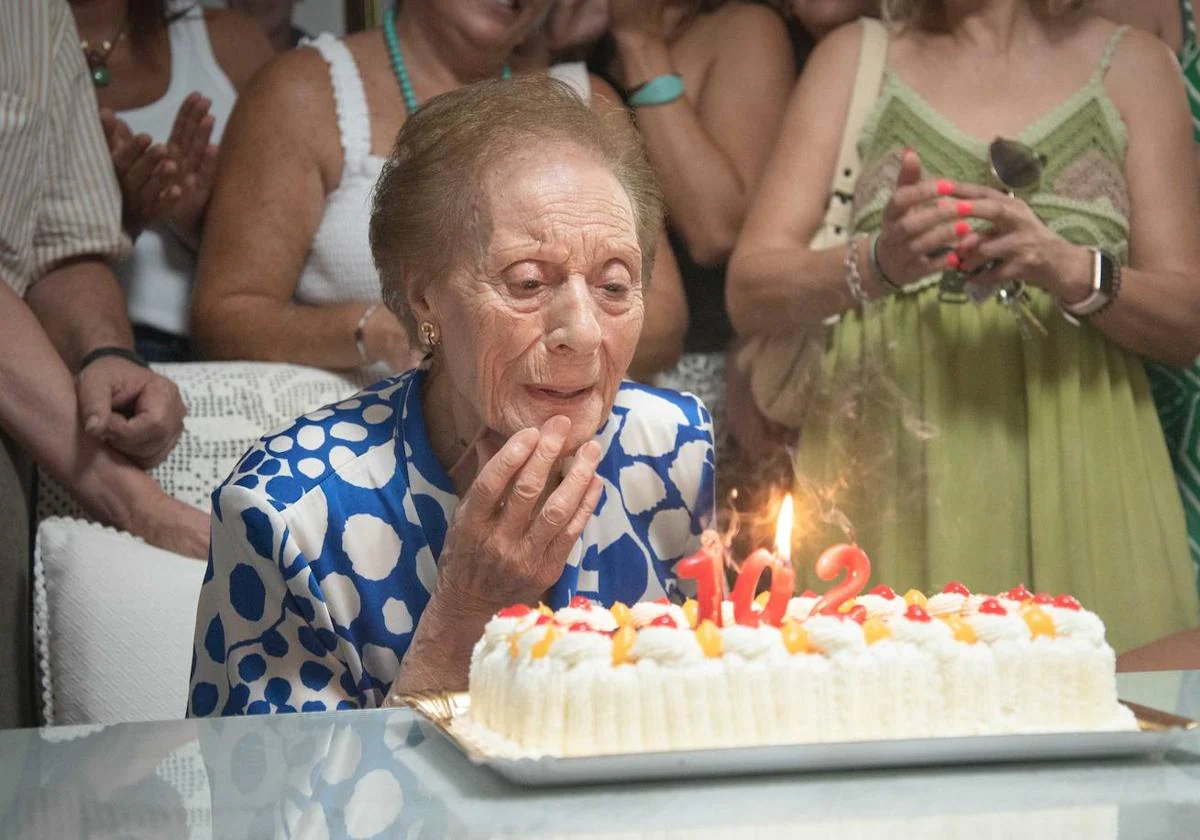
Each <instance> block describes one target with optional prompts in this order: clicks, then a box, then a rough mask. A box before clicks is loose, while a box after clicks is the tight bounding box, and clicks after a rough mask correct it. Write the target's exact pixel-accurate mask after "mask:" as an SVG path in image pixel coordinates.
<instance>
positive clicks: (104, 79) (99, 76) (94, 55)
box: [79, 22, 125, 88]
mask: <svg viewBox="0 0 1200 840" xmlns="http://www.w3.org/2000/svg"><path fill="white" fill-rule="evenodd" d="M124 37H125V23H124V22H122V23H121V28H120V29H118V30H117V34H116V35H114V36H113V38H112V40H111V41H101V42H100V49H95V48H94V47H92V44H91V42H90V41H88V40H87V39H86V38H83V39H80V41H79V48H80V49H81V50H83V57H84V58H86V59H87V64H88V72H90V73H91V75H92V84H93V85H95V86H96V87H98V88H102V87H108V83H109V82H110V81H112V72H111V71H110V70H109V69H108V57H109V56H110V55H112V51H113V49H114V48H115V47H116V46H117V44H119V43H121V39H122V38H124Z"/></svg>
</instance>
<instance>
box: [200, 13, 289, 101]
mask: <svg viewBox="0 0 1200 840" xmlns="http://www.w3.org/2000/svg"><path fill="white" fill-rule="evenodd" d="M204 23H205V25H206V26H207V27H208V40H209V43H211V44H212V50H213V55H214V56H215V57H216V59H217V64H219V65H221V69H222V70H224V71H225V75H226V76H228V77H229V81H230V82H232V83H233V87H234V89H235V90H237V91H239V92H241V90H242V89H243V88H244V87H245V86H246V85H247V83H249V81H250V79H251V77H253V76H254V74H255V73H256V72H257V71H258V69H259V68H260V67H262V66H263V65H264V64H266V63H267V62H268V61H269V60H270V59H271V56H273V55H275V50H274V48H273V47H272V46H271V42H270V41H268V40H267V36H266V35H264V34H263V32H262V30H261V29H259V28H258V25H257V24H256V23H255V22H254V21H252V20H251V19H250V18H248V17H246V16H245V15H242V14H240V13H238V12H231V11H228V10H226V9H205V10H204Z"/></svg>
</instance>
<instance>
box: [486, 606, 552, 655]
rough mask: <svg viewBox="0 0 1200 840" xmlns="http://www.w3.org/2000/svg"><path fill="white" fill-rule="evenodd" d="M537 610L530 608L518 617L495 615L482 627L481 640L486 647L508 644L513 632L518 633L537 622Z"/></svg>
mask: <svg viewBox="0 0 1200 840" xmlns="http://www.w3.org/2000/svg"><path fill="white" fill-rule="evenodd" d="M539 615H540V613H539V612H537V611H536V610H531V611H530V612H527V613H526V614H525V615H523V616H521V617H520V618H513V617H505V618H501V617H499V616H495V617H493V618H492V620H491V621H489V622H488V623H487V624H485V625H484V627H483V641H484V646H485V647H486V648H489V649H491V648H494V647H496V646H497V645H506V644H508V640H509V638H510V637H511V636H512V634H513V633H520V632H522V631H523V630H527V629H529V628H530V627H532V626H533V625H534V624H536V623H537V620H538V616H539Z"/></svg>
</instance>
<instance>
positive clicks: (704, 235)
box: [616, 35, 750, 265]
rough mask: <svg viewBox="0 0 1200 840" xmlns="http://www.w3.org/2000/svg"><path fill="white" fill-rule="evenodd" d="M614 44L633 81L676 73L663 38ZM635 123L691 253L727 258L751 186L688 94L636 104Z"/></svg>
mask: <svg viewBox="0 0 1200 840" xmlns="http://www.w3.org/2000/svg"><path fill="white" fill-rule="evenodd" d="M616 43H617V49H618V51H619V54H620V56H621V61H622V63H623V66H624V68H625V75H626V78H627V79H628V80H629V83H630V85H631V86H634V85H638V84H641V83H643V82H645V81H647V80H649V79H652V78H654V77H655V76H660V75H665V74H670V73H673V72H675V70H674V68H673V67H672V65H671V59H670V53H669V51H668V50H667V47H666V44H665V43H663V42H662V41H661V40H656V39H652V38H647V37H645V36H640V35H622V36H617V37H616ZM637 124H638V128H639V129H640V130H641V132H642V136H643V137H644V138H645V143H646V152H647V154H648V155H649V157H650V162H651V163H652V164H653V166H654V171H655V173H656V174H657V175H658V179H659V182H660V184H661V185H662V189H663V195H664V197H665V198H666V203H667V207H668V208H669V211H670V214H671V222H672V224H673V226H674V227H675V229H676V230H678V231H679V233H680V235H681V236H682V237H683V239H684V241H686V242H687V244H688V249H689V251H690V252H691V256H692V258H693V259H695V260H696V261H697V262H699V263H702V264H710V265H711V264H718V263H721V262H723V261H724V260H726V259H728V257H729V253H730V251H732V250H733V246H734V243H735V242H736V240H737V235H738V232H739V231H740V229H741V225H742V221H743V220H744V218H745V215H746V209H747V206H748V204H749V200H750V185H749V184H747V183H745V181H744V180H743V178H742V177H741V176H740V175H739V173H738V171H737V169H736V167H735V166H734V165H733V162H732V161H731V160H730V158H729V156H728V155H726V154H725V152H723V151H722V150H721V148H720V147H719V146H718V145H717V144H716V142H715V141H714V140H713V138H712V136H711V135H710V134H709V133H708V131H707V130H706V129H705V127H704V125H703V124H702V123H701V120H700V116H699V114H698V113H697V110H696V106H695V105H694V104H693V102H692V101H691V100H690V99H689V98H688V97H687V96H682V97H680V98H679V99H677V100H675V101H674V102H672V103H670V104H668V105H657V106H649V107H644V108H640V109H638V111H637Z"/></svg>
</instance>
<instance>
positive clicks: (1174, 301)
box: [1092, 268, 1200, 368]
mask: <svg viewBox="0 0 1200 840" xmlns="http://www.w3.org/2000/svg"><path fill="white" fill-rule="evenodd" d="M1198 289H1200V278H1197V277H1193V276H1189V275H1186V274H1182V273H1170V272H1151V271H1137V270H1134V269H1130V268H1126V269H1124V270H1123V271H1122V274H1121V292H1120V295H1119V296H1118V298H1117V300H1116V302H1115V303H1113V304H1112V305H1111V306H1110V307H1109V308H1108V309H1106V310H1105V311H1104V312H1103V313H1102V314H1100V315H1098V316H1096V317H1094V318H1092V323H1093V324H1094V325H1095V326H1096V327H1097V328H1098V329H1099V330H1100V331H1101V332H1103V333H1104V334H1105V335H1106V336H1108V337H1109V338H1110V339H1112V341H1113V342H1115V343H1116V344H1119V345H1121V346H1122V347H1125V348H1127V349H1129V350H1132V351H1133V352H1135V353H1137V354H1139V355H1142V356H1145V357H1146V358H1149V359H1153V360H1155V361H1158V362H1162V363H1163V364H1166V365H1171V366H1172V367H1178V368H1185V367H1190V366H1191V365H1192V364H1194V363H1195V362H1196V357H1197V356H1200V296H1198V295H1197V293H1196V290H1198Z"/></svg>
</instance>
